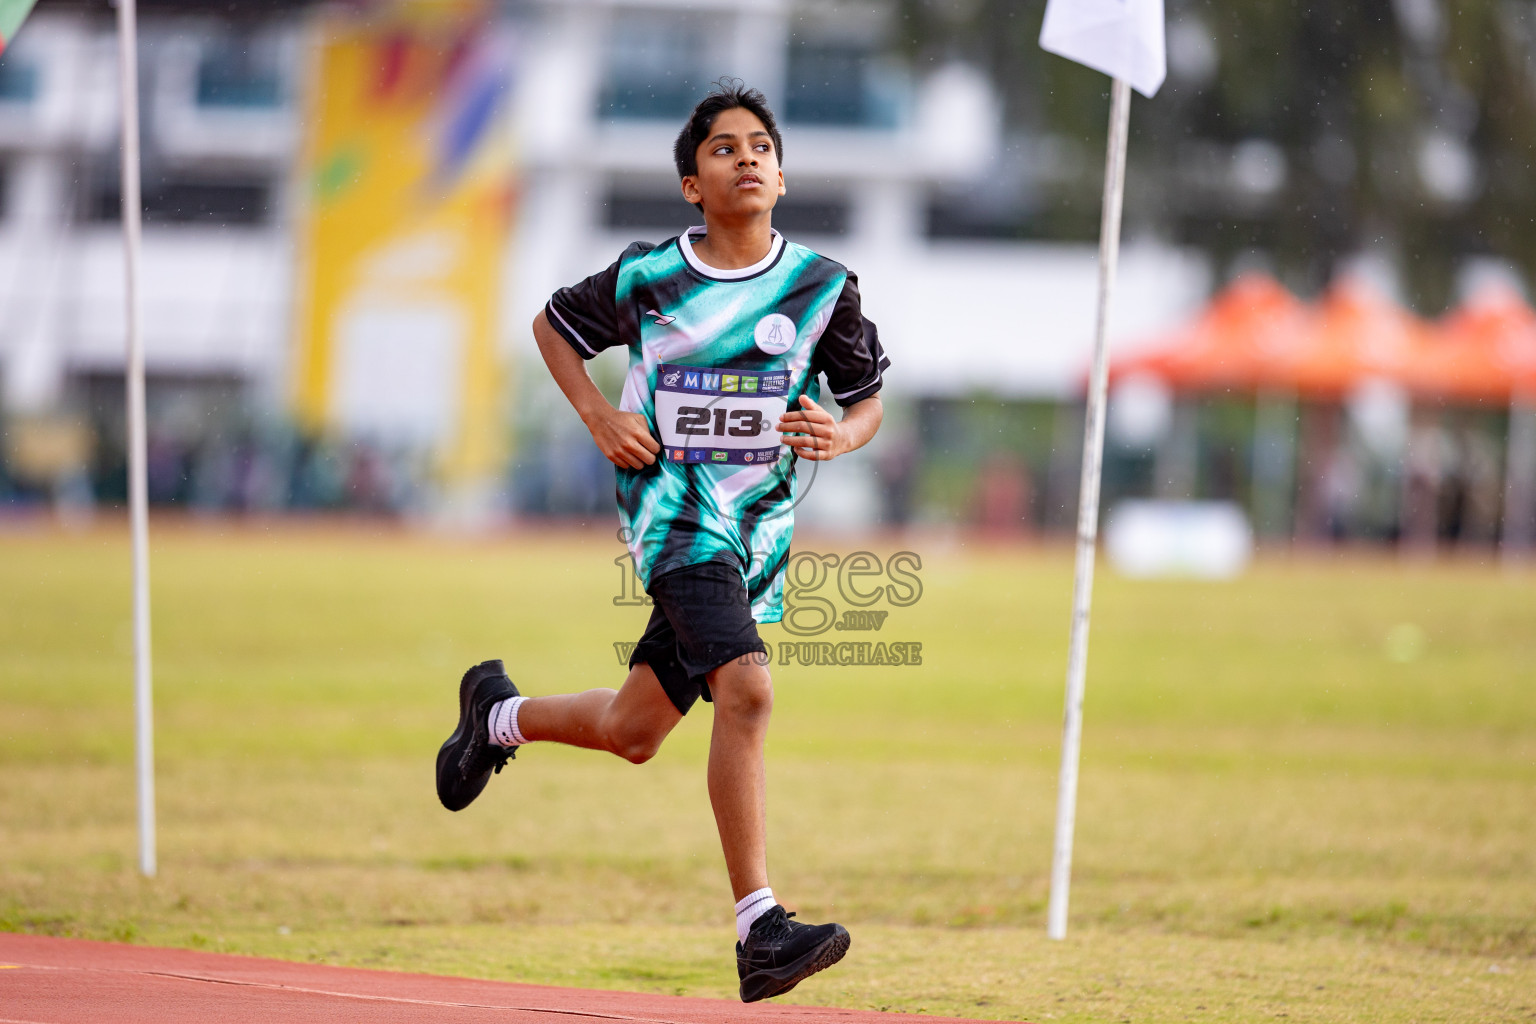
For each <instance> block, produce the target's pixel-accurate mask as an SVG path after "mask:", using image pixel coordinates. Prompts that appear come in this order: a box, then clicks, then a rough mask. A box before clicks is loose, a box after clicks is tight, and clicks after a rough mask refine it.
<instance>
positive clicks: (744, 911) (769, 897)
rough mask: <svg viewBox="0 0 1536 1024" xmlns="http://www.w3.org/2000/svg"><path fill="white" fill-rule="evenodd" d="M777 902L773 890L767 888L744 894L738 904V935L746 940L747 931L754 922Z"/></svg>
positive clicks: (742, 939) (743, 940)
mask: <svg viewBox="0 0 1536 1024" xmlns="http://www.w3.org/2000/svg"><path fill="white" fill-rule="evenodd" d="M777 902H778V901H777V900H775V899H774V898H773V890H772V889H767V888H764V889H759V890H757V892H751V893H748V894H747V895H746V896H743V897H742V899H741V902H740V903H738V904H736V937H737V938H738V939H740V940H741V941H742V942H746V941H747V932H749V931H751V930H752V922H753V921H756V920H757V919H758V918H760V917H762V916H763V915H764V914H766V913H768V911H770V910H772V909H773V905H774V904H775V903H777Z"/></svg>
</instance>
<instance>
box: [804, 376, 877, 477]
mask: <svg viewBox="0 0 1536 1024" xmlns="http://www.w3.org/2000/svg"><path fill="white" fill-rule="evenodd" d="M884 414H885V410H884V409H883V408H882V407H881V405H880V392H878V391H877V392H875V393H874V394H872V395H870V396H869V397H868V398H865V399H863V400H861V401H858V402H855V403H853V404H852V405H850V406H849V407H848V408H846V409H844V410H843V418H842V419H841V420H834V419H833V418H832V414H831V413H830V412H828V411H827V410H825V409H823V408H822V407H821V406H819V405H817V404H816V403H815V402H814V401H812V400H811V399H810V397H809V396H807V395H801V396H800V408H798V409H795V410H793V411H788V412H785V413H784V415H783V416H781V417H780V418H779V430H780V431H781V432H783V434H784V443H785V444H787V445H789V446H790V447H791V448H793V449H794V450H795V454H797V455H799V456H800V457H801V458H804V459H811V460H813V461H817V462H826V461H827V460H828V459H835V458H837V457H838V456H839V455H843V454H846V453H847V452H851V451H853V450H854V449H856V448H862V447H864V445H866V444H868V443H869V439H870V438H872V437H874V436H875V431H877V430H879V429H880V419H881V417H882V416H884Z"/></svg>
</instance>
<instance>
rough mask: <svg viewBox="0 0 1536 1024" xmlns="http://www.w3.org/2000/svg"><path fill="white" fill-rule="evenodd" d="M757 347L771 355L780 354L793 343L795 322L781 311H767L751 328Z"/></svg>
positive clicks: (786, 350) (791, 346)
mask: <svg viewBox="0 0 1536 1024" xmlns="http://www.w3.org/2000/svg"><path fill="white" fill-rule="evenodd" d="M752 338H753V340H754V341H756V342H757V347H758V348H760V349H762V350H763V351H764V352H767V353H768V354H769V355H771V356H781V355H783V354H784V353H785V352H788V351H789V350H790V349H791V348H793V347H794V344H795V322H794V321H793V320H791V319H790V318H789V317H787V316H785V315H784V314H783V313H769V314H768V315H767V316H765V317H763V318H762V319H761V320H759V321H758V322H757V326H756V327H754V328H752Z"/></svg>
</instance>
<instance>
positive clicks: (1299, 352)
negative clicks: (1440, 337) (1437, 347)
mask: <svg viewBox="0 0 1536 1024" xmlns="http://www.w3.org/2000/svg"><path fill="white" fill-rule="evenodd" d="M1298 340H1299V343H1298V344H1297V345H1296V346H1294V347H1292V348H1291V349H1289V350H1287V351H1285V352H1283V353H1281V354H1280V357H1279V358H1278V359H1277V360H1275V362H1274V363H1273V364H1271V365H1270V366H1269V367H1267V368H1266V369H1267V370H1268V372H1270V373H1271V374H1272V377H1271V378H1270V380H1269V384H1270V386H1271V387H1273V388H1276V389H1283V390H1288V391H1294V392H1295V393H1297V394H1299V395H1304V396H1307V397H1311V398H1341V397H1343V396H1345V395H1347V394H1349V393H1350V392H1351V391H1353V390H1355V388H1357V387H1358V386H1359V385H1360V384H1361V383H1363V382H1365V381H1367V380H1390V381H1395V382H1397V383H1399V384H1403V385H1404V386H1408V385H1410V384H1411V383H1412V382H1413V381H1415V380H1417V379H1418V377H1417V376H1416V374H1415V371H1414V367H1415V365H1416V364H1417V363H1418V361H1419V360H1421V359H1422V358H1423V355H1424V353H1426V352H1428V351H1430V349H1431V348H1432V346H1433V344H1434V341H1435V338H1434V331H1433V329H1432V328H1431V327H1430V325H1429V324H1427V323H1425V322H1424V321H1423V320H1421V319H1419V318H1418V317H1417V316H1415V315H1414V314H1412V313H1410V312H1408V311H1407V310H1405V309H1403V308H1402V307H1401V306H1398V305H1396V304H1395V303H1393V302H1391V301H1390V300H1388V299H1387V298H1386V297H1384V296H1383V295H1381V294H1380V293H1379V292H1377V291H1375V290H1374V289H1372V288H1371V287H1369V286H1368V285H1366V284H1364V283H1362V282H1360V281H1357V280H1353V279H1347V278H1346V279H1345V280H1343V281H1340V282H1339V283H1337V284H1335V285H1334V286H1333V287H1332V288H1330V289H1329V290H1328V293H1327V294H1326V295H1324V296H1323V298H1322V300H1321V301H1320V302H1319V303H1318V305H1317V307H1316V309H1315V310H1314V313H1313V318H1312V322H1311V324H1310V329H1309V330H1306V331H1304V332H1302V334H1301V336H1300V338H1299V339H1298Z"/></svg>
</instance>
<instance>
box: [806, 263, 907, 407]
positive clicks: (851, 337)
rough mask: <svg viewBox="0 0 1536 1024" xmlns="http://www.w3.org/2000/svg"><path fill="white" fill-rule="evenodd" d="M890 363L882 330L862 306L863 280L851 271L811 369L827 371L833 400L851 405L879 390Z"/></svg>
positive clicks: (820, 341) (821, 371) (825, 372)
mask: <svg viewBox="0 0 1536 1024" xmlns="http://www.w3.org/2000/svg"><path fill="white" fill-rule="evenodd" d="M890 365H891V361H890V359H888V358H887V357H886V354H885V350H884V349H883V348H881V347H880V332H879V331H878V330H877V329H876V328H875V325H874V323H873V322H872V321H870V320H869V319H868V318H866V317H865V316H864V311H863V309H862V308H861V307H860V305H859V279H858V277H857V276H856V275H855V274H854V273H853V271H851V270H850V271H849V272H848V280H847V281H846V282H845V283H844V284H843V291H842V294H840V295H839V296H838V297H837V304H836V305H835V306H833V308H832V318H831V320H829V321H828V323H827V329H826V330H825V331H823V332H822V335H821V339H820V340H819V341H817V343H816V354H815V355H814V356H812V357H811V371H812V372H813V373H824V374H826V375H827V388H828V390H829V391H831V393H832V397H833V399H835V400H836V401H837V404H838V405H841V406H844V407H847V406H850V405H853V404H855V403H856V402H862V401H863V400H864V399H866V398H868V397H869V396H871V395H873V394H875V393H876V392H878V391H879V390H880V387H881V385H882V384H883V383H884V375H885V371H886V368H887V367H889V366H890Z"/></svg>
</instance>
